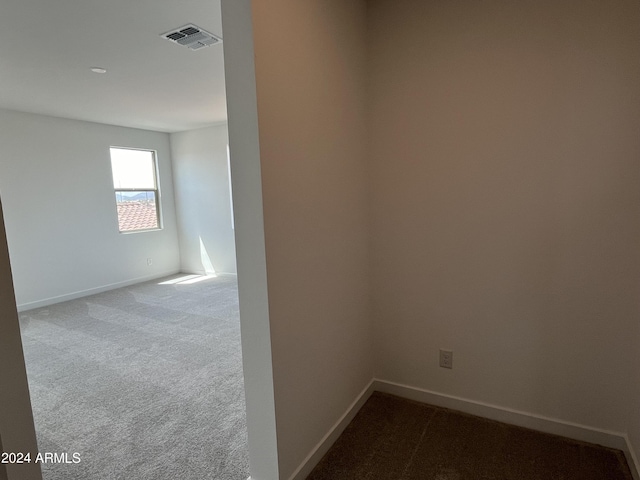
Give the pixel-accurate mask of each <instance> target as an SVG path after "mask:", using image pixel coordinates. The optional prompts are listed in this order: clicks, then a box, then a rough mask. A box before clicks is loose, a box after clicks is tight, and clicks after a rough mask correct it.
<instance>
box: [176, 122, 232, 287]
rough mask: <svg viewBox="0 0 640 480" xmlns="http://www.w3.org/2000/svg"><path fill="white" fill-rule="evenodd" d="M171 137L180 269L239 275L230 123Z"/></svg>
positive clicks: (193, 271)
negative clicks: (228, 135) (230, 181)
mask: <svg viewBox="0 0 640 480" xmlns="http://www.w3.org/2000/svg"><path fill="white" fill-rule="evenodd" d="M170 139H171V158H172V160H173V182H174V185H175V194H176V213H177V219H178V235H179V239H180V264H181V270H182V271H183V272H190V273H200V274H203V273H215V272H217V273H236V249H235V243H234V231H233V224H232V216H231V192H230V191H229V188H230V187H229V168H228V160H227V145H228V140H227V126H226V125H219V126H215V127H208V128H201V129H198V130H189V131H186V132H180V133H172V134H171V135H170Z"/></svg>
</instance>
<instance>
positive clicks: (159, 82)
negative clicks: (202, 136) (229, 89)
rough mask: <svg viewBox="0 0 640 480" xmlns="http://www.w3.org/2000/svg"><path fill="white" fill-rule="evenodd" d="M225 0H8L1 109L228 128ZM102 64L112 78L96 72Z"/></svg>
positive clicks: (2, 10)
mask: <svg viewBox="0 0 640 480" xmlns="http://www.w3.org/2000/svg"><path fill="white" fill-rule="evenodd" d="M188 23H194V24H196V25H197V26H199V27H201V28H203V29H205V30H208V31H209V32H211V33H214V34H216V35H218V36H221V37H222V36H223V35H222V22H221V17H220V0H174V1H168V0H0V108H7V109H11V110H20V111H24V112H31V113H40V114H45V115H53V116H58V117H66V118H74V119H79V120H88V121H93V122H100V123H108V124H113V125H122V126H127V127H136V128H144V129H149V130H157V131H163V132H176V131H181V130H189V129H193V128H199V127H204V126H207V125H211V124H215V123H220V122H225V121H226V99H225V92H224V65H223V56H222V45H221V44H218V45H213V46H210V47H207V48H202V49H200V50H196V51H192V50H189V49H188V48H185V47H182V46H179V45H177V44H175V43H172V42H170V41H167V40H165V39H163V38H162V37H160V34H162V33H165V32H167V31H169V30H172V29H174V28H177V27H181V26H183V25H185V24H188ZM91 67H104V68H106V69H107V70H108V71H107V73H105V74H96V73H93V72H91V70H90V69H91Z"/></svg>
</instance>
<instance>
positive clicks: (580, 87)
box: [368, 0, 640, 442]
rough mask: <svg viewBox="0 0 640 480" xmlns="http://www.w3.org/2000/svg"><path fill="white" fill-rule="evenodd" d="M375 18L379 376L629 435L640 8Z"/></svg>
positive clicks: (575, 4) (418, 7) (533, 8)
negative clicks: (449, 361) (442, 352)
mask: <svg viewBox="0 0 640 480" xmlns="http://www.w3.org/2000/svg"><path fill="white" fill-rule="evenodd" d="M368 5H369V7H370V10H369V35H368V38H369V40H370V43H369V46H370V50H369V61H370V74H371V78H370V87H371V89H370V91H369V94H370V96H369V100H370V120H371V123H370V125H371V132H370V139H371V141H370V149H369V153H370V157H371V159H372V167H373V169H372V189H371V191H372V212H373V214H372V220H373V221H372V238H373V257H372V265H373V268H374V287H373V299H374V312H375V352H376V355H377V357H376V358H377V362H376V376H377V377H379V378H381V379H385V380H391V381H395V382H399V383H405V384H408V385H412V386H416V387H421V388H425V389H428V390H433V391H436V392H441V393H444V394H449V395H456V396H460V397H463V398H467V399H471V400H475V401H480V402H487V403H490V404H495V405H498V406H501V407H507V408H512V409H517V410H522V411H526V412H530V413H534V414H539V415H545V416H548V417H553V418H558V419H561V420H564V421H569V422H576V423H579V424H583V425H586V426H589V427H593V428H600V429H605V430H611V431H618V432H625V431H626V430H627V427H628V423H627V421H628V416H629V414H630V409H631V408H632V406H633V407H634V408H636V409H637V400H638V398H635V403H633V404H632V403H631V402H630V398H631V397H630V395H629V393H630V388H631V385H630V382H631V381H632V380H634V381H636V382H637V375H635V376H634V377H633V378H632V375H631V371H632V349H634V348H635V349H637V345H636V343H637V342H636V341H635V340H636V339H635V338H634V336H633V335H631V333H632V332H635V331H636V325H637V322H638V313H639V312H638V307H639V304H638V300H637V298H638V288H639V286H640V249H639V248H638V245H639V244H640V222H638V219H639V218H640V188H638V186H639V185H640V168H638V167H639V166H640V163H639V159H640V136H639V135H638V131H640V89H638V85H639V84H640V63H639V62H638V58H640V27H639V25H640V12H639V10H640V4H638V3H637V2H635V1H630V0H615V1H589V2H583V1H562V2H556V1H535V2H533V1H524V2H510V1H496V0H494V1H488V2H474V1H451V2H444V1H433V2H423V1H420V0H402V1H397V0H373V1H371V2H369V4H368ZM374 33H375V34H374ZM439 348H446V349H452V350H453V352H454V360H453V365H454V366H453V370H447V369H442V368H439V367H438V349H439ZM633 368H635V366H634V367H633ZM635 428H636V430H637V422H636V427H635ZM634 437H635V438H637V437H638V434H637V433H636V434H635V436H634ZM636 442H637V440H636Z"/></svg>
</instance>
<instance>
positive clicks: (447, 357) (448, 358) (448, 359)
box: [440, 350, 453, 368]
mask: <svg viewBox="0 0 640 480" xmlns="http://www.w3.org/2000/svg"><path fill="white" fill-rule="evenodd" d="M440 366H441V367H442V368H453V352H452V351H451V350H440Z"/></svg>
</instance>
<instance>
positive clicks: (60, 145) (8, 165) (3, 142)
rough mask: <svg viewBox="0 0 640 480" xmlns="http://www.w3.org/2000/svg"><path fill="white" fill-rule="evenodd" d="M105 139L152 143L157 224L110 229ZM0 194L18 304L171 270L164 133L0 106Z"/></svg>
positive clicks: (174, 254) (172, 232)
mask: <svg viewBox="0 0 640 480" xmlns="http://www.w3.org/2000/svg"><path fill="white" fill-rule="evenodd" d="M110 146H121V147H137V148H149V149H153V150H157V152H158V167H159V177H160V194H161V202H162V212H163V224H164V228H163V229H162V230H160V231H152V232H144V233H135V234H121V233H119V232H118V223H117V214H116V207H115V200H114V194H113V181H112V176H111V164H110V158H109V147H110ZM0 195H1V196H2V201H3V204H4V209H5V222H6V229H7V237H8V242H9V251H10V255H11V264H12V268H13V274H14V275H13V276H14V282H15V290H16V298H17V302H18V305H19V306H21V307H22V308H26V307H33V306H38V305H41V304H46V303H50V302H53V301H59V300H63V299H67V298H71V297H73V296H75V295H80V294H83V293H91V292H94V291H96V290H99V289H102V288H105V287H107V286H115V285H120V284H125V283H130V282H133V281H135V280H142V279H146V278H151V277H157V276H161V275H164V274H168V273H174V272H177V271H179V268H180V267H179V249H178V238H177V228H176V218H175V208H174V199H173V184H172V176H171V158H170V147H169V135H168V134H164V133H156V132H151V131H146V130H136V129H130V128H123V127H114V126H108V125H101V124H96V123H89V122H81V121H75V120H65V119H60V118H53V117H46V116H40V115H33V114H26V113H18V112H12V111H7V110H0ZM147 258H151V259H152V263H153V264H152V265H151V266H149V265H147Z"/></svg>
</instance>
